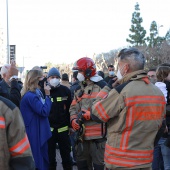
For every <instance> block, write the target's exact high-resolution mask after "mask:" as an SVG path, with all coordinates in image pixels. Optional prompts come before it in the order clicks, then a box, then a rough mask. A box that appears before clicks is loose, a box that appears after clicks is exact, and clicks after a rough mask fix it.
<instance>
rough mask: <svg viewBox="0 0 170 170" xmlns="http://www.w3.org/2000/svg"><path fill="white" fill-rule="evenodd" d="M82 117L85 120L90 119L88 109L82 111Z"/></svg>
mask: <svg viewBox="0 0 170 170" xmlns="http://www.w3.org/2000/svg"><path fill="white" fill-rule="evenodd" d="M83 118H84V119H85V120H90V119H91V117H90V111H86V112H84V113H83Z"/></svg>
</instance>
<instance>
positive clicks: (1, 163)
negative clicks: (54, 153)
mask: <svg viewBox="0 0 170 170" xmlns="http://www.w3.org/2000/svg"><path fill="white" fill-rule="evenodd" d="M0 159H1V160H0V169H2V170H9V169H17V170H26V169H29V170H33V169H35V166H34V161H33V157H32V152H31V148H30V144H29V141H28V138H27V135H26V133H25V126H24V123H23V119H22V117H21V114H20V111H19V109H18V108H17V107H16V106H15V105H14V104H13V103H12V102H10V101H9V100H7V99H5V98H2V97H0Z"/></svg>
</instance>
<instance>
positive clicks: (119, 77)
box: [116, 69, 123, 80]
mask: <svg viewBox="0 0 170 170" xmlns="http://www.w3.org/2000/svg"><path fill="white" fill-rule="evenodd" d="M116 75H117V78H118V80H120V79H122V77H123V76H122V74H121V73H120V69H118V71H117V74H116Z"/></svg>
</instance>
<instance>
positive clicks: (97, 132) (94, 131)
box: [84, 124, 102, 137]
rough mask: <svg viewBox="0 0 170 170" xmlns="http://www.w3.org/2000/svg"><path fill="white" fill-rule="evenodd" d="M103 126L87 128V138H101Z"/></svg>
mask: <svg viewBox="0 0 170 170" xmlns="http://www.w3.org/2000/svg"><path fill="white" fill-rule="evenodd" d="M101 133H102V132H101V124H96V125H92V126H85V135H84V136H86V137H90V136H101V135H102V134H101Z"/></svg>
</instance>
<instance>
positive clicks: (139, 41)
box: [126, 3, 146, 46]
mask: <svg viewBox="0 0 170 170" xmlns="http://www.w3.org/2000/svg"><path fill="white" fill-rule="evenodd" d="M131 22H132V25H131V28H130V29H129V30H130V31H131V34H129V38H127V39H126V41H127V42H129V43H130V44H132V45H133V46H139V45H144V44H145V35H146V30H145V29H144V27H142V25H141V24H142V22H143V19H142V17H140V8H139V4H138V3H136V5H135V12H134V13H133V14H132V20H131Z"/></svg>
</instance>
